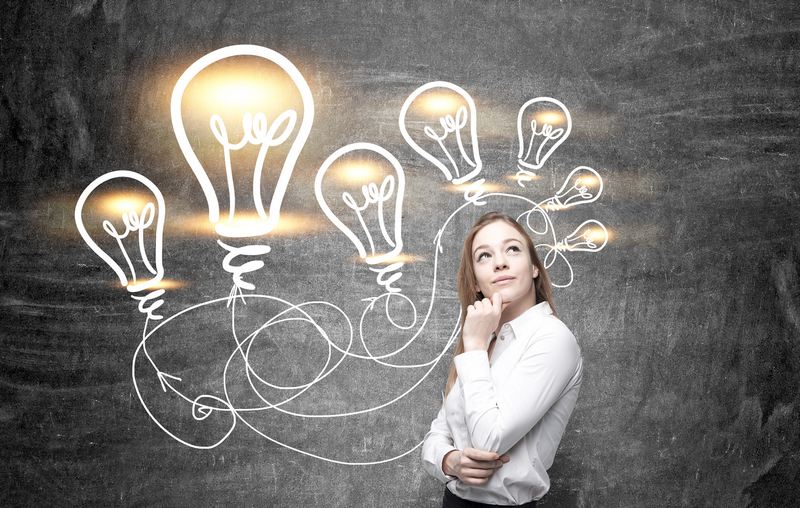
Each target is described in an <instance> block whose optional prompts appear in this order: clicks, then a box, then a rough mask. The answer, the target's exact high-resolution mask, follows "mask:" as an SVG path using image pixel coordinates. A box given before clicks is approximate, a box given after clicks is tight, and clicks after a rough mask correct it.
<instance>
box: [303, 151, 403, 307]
mask: <svg viewBox="0 0 800 508" xmlns="http://www.w3.org/2000/svg"><path fill="white" fill-rule="evenodd" d="M356 151H366V152H371V153H370V154H369V155H372V154H378V155H379V156H381V157H383V158H384V159H385V160H386V161H388V162H389V164H390V165H391V168H392V169H393V171H392V172H389V173H388V174H386V173H387V172H386V171H369V170H366V171H364V170H362V169H360V168H355V169H353V168H352V167H348V166H347V165H346V164H336V165H335V166H334V163H336V162H337V161H338V160H339V159H341V158H342V157H344V156H345V155H347V154H351V153H353V152H356ZM372 156H373V157H374V155H372ZM332 166H334V167H333V169H332ZM331 169H332V171H329V170H331ZM347 169H349V170H350V171H351V172H352V171H364V172H363V174H362V175H359V176H360V178H359V177H356V175H354V174H353V173H351V174H350V175H346V174H345V175H343V176H340V177H339V181H341V182H347V181H350V185H351V186H353V185H356V186H357V185H358V184H357V183H355V182H356V181H358V180H361V181H367V180H372V181H369V182H368V183H363V184H361V185H360V188H358V190H356V191H355V192H352V193H351V192H350V191H344V192H342V195H341V200H342V204H338V206H336V209H337V211H338V212H339V214H340V215H342V214H344V213H347V214H348V215H349V216H350V217H349V219H350V222H351V223H355V222H356V221H357V223H358V225H360V227H361V230H362V232H363V233H359V234H356V233H354V232H353V230H352V229H351V228H350V227H348V226H347V225H345V223H344V222H343V221H342V220H341V218H340V217H339V216H337V214H336V213H334V211H333V210H332V209H331V207H330V206H329V205H328V202H327V200H326V199H325V195H324V194H323V190H322V184H323V180H325V179H326V176H327V177H333V178H335V176H332V175H331V173H332V172H341V171H345V170H347ZM381 177H383V178H382V180H380V179H381ZM376 180H380V182H377V181H376ZM314 192H315V193H316V196H317V202H318V203H319V206H320V208H322V211H323V212H324V213H325V215H326V216H327V217H328V218H329V219H330V220H331V222H333V223H334V224H335V225H336V227H338V228H339V229H340V230H341V231H342V232H343V233H344V234H345V235H346V236H347V238H348V239H349V240H350V241H351V242H352V243H353V245H354V246H355V247H356V249H357V251H358V255H359V257H360V258H361V259H363V260H364V261H365V262H366V263H367V264H368V265H377V264H380V263H385V262H389V261H391V260H392V259H394V258H396V257H397V256H398V255H399V254H400V252H401V251H402V249H403V240H402V234H401V227H402V218H403V194H404V192H405V175H404V173H403V168H402V167H401V166H400V162H399V161H398V160H397V158H396V157H395V156H394V155H392V154H391V153H389V152H388V151H387V150H386V149H384V148H383V147H380V146H378V145H374V144H372V143H353V144H350V145H346V146H343V147H342V148H340V149H338V150H336V151H335V152H333V153H332V154H331V155H330V156H329V157H328V158H327V159H326V160H325V162H323V164H322V166H321V167H320V169H319V171H318V172H317V177H316V179H315V181H314ZM392 202H394V207H393V210H392ZM342 205H343V206H342ZM387 209H389V210H390V211H391V212H393V217H391V218H392V219H393V223H392V222H391V221H390V220H387V218H386V213H387ZM368 216H369V218H367V217H368ZM373 218H374V219H373ZM353 219H355V220H353ZM390 230H391V232H390ZM359 236H361V238H365V239H366V241H367V243H368V244H369V254H368V253H367V249H366V247H365V245H364V242H363V241H362V240H361V238H359ZM381 239H382V243H383V245H386V246H388V247H387V249H388V248H390V249H391V250H389V251H388V252H385V251H384V252H383V253H380V252H381V250H380V246H381V244H377V242H378V241H380V240H381ZM376 244H377V247H376ZM402 266H403V262H394V263H391V264H390V265H388V266H386V267H383V268H372V267H371V268H370V270H372V271H373V272H376V273H377V274H378V278H377V281H378V284H379V285H381V286H383V287H384V288H386V290H387V291H388V292H390V293H397V292H400V289H398V288H393V287H392V286H391V285H392V283H393V282H396V281H397V280H398V279H399V278H400V277H401V276H402V273H400V272H397V270H399V269H400V268H401V267H402ZM392 272H395V273H392ZM390 273H391V275H389V274H390ZM387 276H388V277H387Z"/></svg>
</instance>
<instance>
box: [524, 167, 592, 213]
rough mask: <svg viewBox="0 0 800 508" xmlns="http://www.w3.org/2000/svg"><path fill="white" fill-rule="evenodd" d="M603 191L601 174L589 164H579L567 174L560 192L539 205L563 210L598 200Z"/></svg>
mask: <svg viewBox="0 0 800 508" xmlns="http://www.w3.org/2000/svg"><path fill="white" fill-rule="evenodd" d="M602 193H603V179H602V178H601V177H600V174H599V173H598V172H597V171H595V170H594V169H592V168H590V167H588V166H578V167H577V168H575V169H573V170H572V171H571V172H570V174H569V175H567V178H566V179H564V184H563V185H562V186H561V188H560V189H559V190H558V192H556V194H555V195H554V196H553V197H551V198H548V199H546V200H544V201H542V202H541V203H539V207H541V208H542V209H543V210H545V211H547V212H550V211H554V210H563V209H565V208H570V207H573V206H577V205H582V204H585V203H592V202H594V201H597V199H598V198H599V197H600V194H602Z"/></svg>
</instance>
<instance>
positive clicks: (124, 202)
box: [97, 193, 155, 216]
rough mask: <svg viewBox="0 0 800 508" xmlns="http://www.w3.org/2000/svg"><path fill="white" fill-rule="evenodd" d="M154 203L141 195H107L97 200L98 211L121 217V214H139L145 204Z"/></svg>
mask: <svg viewBox="0 0 800 508" xmlns="http://www.w3.org/2000/svg"><path fill="white" fill-rule="evenodd" d="M153 202H155V198H152V199H148V198H146V197H145V196H143V195H141V194H125V193H117V194H107V195H105V196H103V197H101V198H100V199H99V200H98V207H97V208H98V209H99V210H100V211H103V212H106V213H108V214H112V215H115V216H121V215H122V214H123V213H128V212H130V211H135V212H136V213H141V212H142V209H144V207H145V205H147V203H153Z"/></svg>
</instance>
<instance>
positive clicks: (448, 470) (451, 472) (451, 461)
mask: <svg viewBox="0 0 800 508" xmlns="http://www.w3.org/2000/svg"><path fill="white" fill-rule="evenodd" d="M459 453H460V452H459V451H458V450H451V451H449V452H447V454H446V455H445V456H444V458H443V459H442V473H444V474H445V476H455V477H458V475H457V474H456V471H455V464H457V463H458V454H459Z"/></svg>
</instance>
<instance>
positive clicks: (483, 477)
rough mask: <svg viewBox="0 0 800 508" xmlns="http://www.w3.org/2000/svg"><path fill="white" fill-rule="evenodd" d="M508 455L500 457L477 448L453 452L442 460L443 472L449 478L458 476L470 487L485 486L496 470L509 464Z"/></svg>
mask: <svg viewBox="0 0 800 508" xmlns="http://www.w3.org/2000/svg"><path fill="white" fill-rule="evenodd" d="M508 460H509V458H508V455H503V456H500V455H498V454H496V453H495V452H487V451H485V450H478V449H476V448H464V450H453V451H451V452H450V453H448V454H447V455H445V456H444V459H443V460H442V472H443V473H444V474H446V475H447V476H457V477H458V479H459V480H461V481H462V482H464V483H466V484H468V485H483V484H484V483H486V482H487V481H488V480H489V477H490V476H492V473H494V470H495V469H497V468H499V467H502V466H503V464H505V463H506V462H508Z"/></svg>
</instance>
